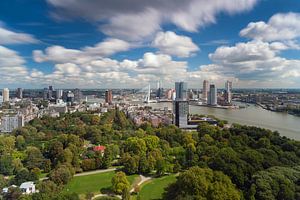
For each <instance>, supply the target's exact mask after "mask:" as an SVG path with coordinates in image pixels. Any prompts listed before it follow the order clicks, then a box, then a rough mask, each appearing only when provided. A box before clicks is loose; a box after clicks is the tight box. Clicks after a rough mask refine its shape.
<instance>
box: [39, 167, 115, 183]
mask: <svg viewBox="0 0 300 200" xmlns="http://www.w3.org/2000/svg"><path fill="white" fill-rule="evenodd" d="M116 169H117V168H109V169H99V170H94V171H89V172H81V173H78V174H75V175H74V177H75V176H86V175H91V174H101V173H105V172H112V171H116ZM47 179H49V177H43V178H40V179H39V180H40V181H43V180H47Z"/></svg>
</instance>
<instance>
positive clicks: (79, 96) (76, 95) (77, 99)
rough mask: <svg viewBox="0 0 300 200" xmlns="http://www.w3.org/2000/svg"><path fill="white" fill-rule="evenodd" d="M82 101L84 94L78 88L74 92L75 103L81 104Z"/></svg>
mask: <svg viewBox="0 0 300 200" xmlns="http://www.w3.org/2000/svg"><path fill="white" fill-rule="evenodd" d="M81 99H82V92H81V90H80V89H78V88H76V89H75V90H74V101H75V102H77V103H80V101H81Z"/></svg>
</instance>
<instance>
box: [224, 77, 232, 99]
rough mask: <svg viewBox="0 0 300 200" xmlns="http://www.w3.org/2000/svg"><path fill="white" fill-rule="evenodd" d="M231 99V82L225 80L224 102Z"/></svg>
mask: <svg viewBox="0 0 300 200" xmlns="http://www.w3.org/2000/svg"><path fill="white" fill-rule="evenodd" d="M231 100H232V82H231V81H226V83H225V101H226V103H229V104H230V103H231Z"/></svg>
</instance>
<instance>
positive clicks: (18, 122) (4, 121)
mask: <svg viewBox="0 0 300 200" xmlns="http://www.w3.org/2000/svg"><path fill="white" fill-rule="evenodd" d="M23 126H24V116H23V115H19V114H16V115H4V116H2V117H1V125H0V131H1V132H3V133H11V132H12V131H13V130H14V129H16V128H21V127H23Z"/></svg>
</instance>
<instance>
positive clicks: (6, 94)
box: [2, 88, 9, 102]
mask: <svg viewBox="0 0 300 200" xmlns="http://www.w3.org/2000/svg"><path fill="white" fill-rule="evenodd" d="M2 96H3V102H8V101H9V89H8V88H4V89H3V91H2Z"/></svg>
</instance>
